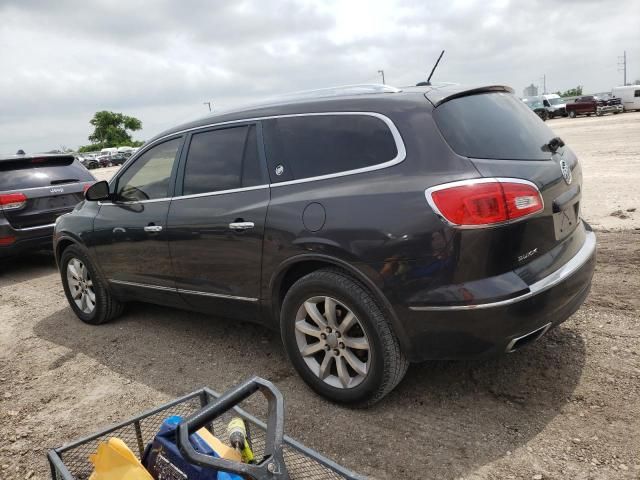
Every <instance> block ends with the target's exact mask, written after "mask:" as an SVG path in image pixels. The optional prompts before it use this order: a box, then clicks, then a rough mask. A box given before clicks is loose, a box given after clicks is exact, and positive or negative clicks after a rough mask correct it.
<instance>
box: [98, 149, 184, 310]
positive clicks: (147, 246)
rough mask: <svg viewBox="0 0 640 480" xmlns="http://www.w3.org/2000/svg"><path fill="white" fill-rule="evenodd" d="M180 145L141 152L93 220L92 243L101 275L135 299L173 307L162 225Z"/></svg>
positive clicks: (165, 222) (112, 184)
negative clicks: (110, 198)
mask: <svg viewBox="0 0 640 480" xmlns="http://www.w3.org/2000/svg"><path fill="white" fill-rule="evenodd" d="M182 143H183V137H176V138H173V139H170V140H167V141H165V142H163V143H160V144H158V145H155V146H153V147H151V148H150V149H148V150H146V151H145V152H144V153H142V155H140V156H139V157H138V158H137V159H136V160H134V162H133V163H132V164H130V165H129V166H128V167H127V169H126V171H124V172H122V174H120V175H119V176H118V177H117V178H116V179H115V180H114V181H113V182H111V188H112V190H113V191H114V193H115V195H114V199H113V201H111V202H104V203H103V204H102V205H101V206H100V211H99V212H98V215H97V216H96V218H95V222H94V233H93V240H94V241H93V244H94V249H95V253H96V258H97V259H98V262H99V264H100V267H101V269H102V271H103V273H104V275H105V276H106V277H107V279H108V280H109V282H110V283H111V286H112V287H113V288H115V289H116V290H118V291H120V292H124V293H127V292H131V293H132V294H133V295H134V296H135V298H137V299H140V300H147V301H151V302H158V303H172V302H171V294H172V293H173V300H179V297H178V295H177V292H176V290H175V283H174V281H173V272H172V270H171V260H170V258H169V244H168V241H167V230H166V225H167V213H168V211H169V203H170V197H171V195H172V190H173V183H174V178H175V170H177V168H176V167H177V165H176V159H177V158H178V153H179V151H180V149H181V146H182ZM167 300H169V301H167Z"/></svg>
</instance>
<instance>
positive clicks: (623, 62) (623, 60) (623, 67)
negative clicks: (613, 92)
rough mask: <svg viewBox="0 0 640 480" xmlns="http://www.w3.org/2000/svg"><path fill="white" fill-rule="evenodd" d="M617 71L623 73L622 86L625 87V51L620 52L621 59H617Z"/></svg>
mask: <svg viewBox="0 0 640 480" xmlns="http://www.w3.org/2000/svg"><path fill="white" fill-rule="evenodd" d="M620 67H622V68H620ZM618 71H619V72H623V75H624V77H623V78H624V83H623V84H622V85H626V84H627V51H626V50H625V51H624V52H622V56H621V57H618Z"/></svg>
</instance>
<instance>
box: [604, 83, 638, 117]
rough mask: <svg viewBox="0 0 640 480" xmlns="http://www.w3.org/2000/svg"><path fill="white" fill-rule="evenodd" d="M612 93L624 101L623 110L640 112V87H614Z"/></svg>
mask: <svg viewBox="0 0 640 480" xmlns="http://www.w3.org/2000/svg"><path fill="white" fill-rule="evenodd" d="M611 93H612V94H613V96H614V97H616V98H619V99H620V100H621V101H622V108H623V109H624V111H625V112H626V111H629V110H640V85H627V86H626V87H613V91H612V92H611Z"/></svg>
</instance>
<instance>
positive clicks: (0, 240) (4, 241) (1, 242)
mask: <svg viewBox="0 0 640 480" xmlns="http://www.w3.org/2000/svg"><path fill="white" fill-rule="evenodd" d="M15 241H16V237H0V247H6V246H7V245H11V244H12V243H14V242H15Z"/></svg>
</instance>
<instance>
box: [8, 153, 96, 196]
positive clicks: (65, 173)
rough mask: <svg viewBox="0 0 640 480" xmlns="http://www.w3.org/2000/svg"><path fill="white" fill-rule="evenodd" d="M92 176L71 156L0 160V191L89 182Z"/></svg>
mask: <svg viewBox="0 0 640 480" xmlns="http://www.w3.org/2000/svg"><path fill="white" fill-rule="evenodd" d="M93 180H94V178H93V177H92V176H91V174H90V173H89V172H88V171H87V169H86V168H84V167H83V166H82V165H81V164H80V162H78V161H77V160H74V159H73V158H67V157H62V158H46V159H45V158H40V159H39V158H35V159H21V160H9V161H6V160H4V161H0V191H5V190H19V189H21V188H37V187H48V186H51V185H63V184H65V183H77V182H90V181H93Z"/></svg>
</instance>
